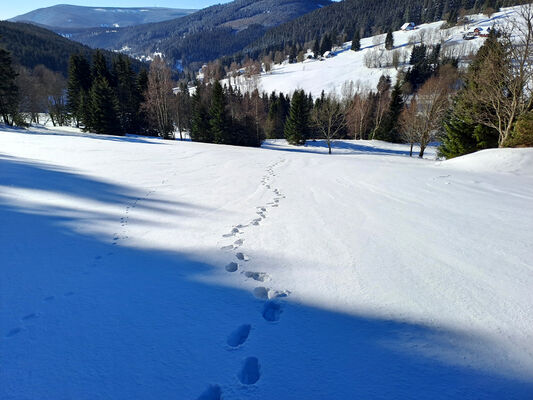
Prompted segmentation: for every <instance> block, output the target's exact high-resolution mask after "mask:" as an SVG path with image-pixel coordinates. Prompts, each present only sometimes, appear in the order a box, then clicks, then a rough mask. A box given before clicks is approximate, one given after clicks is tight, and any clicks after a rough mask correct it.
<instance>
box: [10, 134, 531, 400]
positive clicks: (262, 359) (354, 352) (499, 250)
mask: <svg viewBox="0 0 533 400" xmlns="http://www.w3.org/2000/svg"><path fill="white" fill-rule="evenodd" d="M0 149H1V151H0V221H1V224H0V243H2V245H1V246H0V259H1V260H2V262H1V267H0V273H1V275H0V276H1V278H0V303H1V304H0V328H1V332H0V398H2V399H54V400H57V399H91V400H94V399H133V398H139V399H158V400H159V399H197V398H201V399H208V400H213V399H218V398H223V399H225V400H230V399H317V400H323V399H365V398H366V399H368V398H383V399H391V398H417V399H423V398H427V399H445V398H446V399H449V398H465V399H466V398H483V399H487V398H492V399H501V398H506V399H527V398H532V396H533V349H532V346H531V343H533V315H532V313H531V306H532V304H533V295H532V293H533V292H532V290H531V288H532V287H533V265H532V259H533V257H532V256H533V245H532V242H531V232H532V228H533V201H532V200H533V185H532V183H533V170H532V169H533V150H532V149H506V150H490V151H483V152H479V153H476V154H473V155H469V156H466V157H461V158H458V159H455V160H450V161H444V162H442V161H435V160H434V159H432V158H434V149H430V150H431V151H430V152H429V153H428V158H427V159H424V160H420V159H417V158H409V157H408V148H407V147H406V146H402V145H391V144H386V143H382V142H377V141H374V142H370V141H338V142H336V143H335V146H334V154H333V155H331V156H329V155H327V154H325V152H326V151H327V149H326V147H325V145H324V143H323V142H314V143H310V144H309V145H308V146H306V147H292V146H288V145H286V144H285V143H284V142H282V141H274V142H268V143H266V144H265V145H264V147H263V148H261V149H252V148H238V147H230V146H217V145H209V144H200V143H191V142H170V141H162V140H158V139H150V138H141V137H125V138H119V137H110V136H98V135H91V134H79V133H76V132H75V131H74V130H65V129H63V130H59V129H47V128H32V129H31V130H29V131H19V130H8V129H5V128H1V129H0ZM232 271H233V272H232Z"/></svg>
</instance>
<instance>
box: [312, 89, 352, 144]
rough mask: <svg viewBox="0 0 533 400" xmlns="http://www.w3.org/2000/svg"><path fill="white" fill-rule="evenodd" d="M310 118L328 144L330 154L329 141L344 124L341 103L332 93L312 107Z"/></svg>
mask: <svg viewBox="0 0 533 400" xmlns="http://www.w3.org/2000/svg"><path fill="white" fill-rule="evenodd" d="M311 120H312V121H313V123H314V125H315V126H316V127H317V128H318V130H319V131H320V133H321V134H322V136H323V137H324V139H326V143H327V145H328V152H329V154H331V142H332V140H333V139H335V138H336V137H337V135H338V134H339V133H340V132H341V131H342V129H343V128H344V127H345V126H346V119H345V114H344V110H343V107H342V104H341V103H340V102H339V101H338V100H337V99H336V98H335V97H334V96H332V95H330V96H328V97H326V98H325V99H324V100H322V101H321V102H320V104H319V105H317V106H315V107H314V108H313V111H312V113H311Z"/></svg>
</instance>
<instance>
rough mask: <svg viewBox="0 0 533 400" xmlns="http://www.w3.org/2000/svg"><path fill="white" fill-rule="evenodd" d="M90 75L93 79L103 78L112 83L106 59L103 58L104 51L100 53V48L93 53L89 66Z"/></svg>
mask: <svg viewBox="0 0 533 400" xmlns="http://www.w3.org/2000/svg"><path fill="white" fill-rule="evenodd" d="M91 75H92V78H93V80H97V79H98V78H104V79H106V80H107V82H108V83H109V84H110V85H112V84H113V80H112V78H111V74H110V72H109V68H108V67H107V60H106V59H105V56H104V53H102V52H101V51H100V50H96V52H95V53H94V57H93V63H92V66H91Z"/></svg>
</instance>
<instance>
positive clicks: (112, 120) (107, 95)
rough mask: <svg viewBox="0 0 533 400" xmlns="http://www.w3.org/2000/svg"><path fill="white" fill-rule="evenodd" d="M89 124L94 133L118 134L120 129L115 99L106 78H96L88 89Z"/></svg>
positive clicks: (120, 131)
mask: <svg viewBox="0 0 533 400" xmlns="http://www.w3.org/2000/svg"><path fill="white" fill-rule="evenodd" d="M90 101H91V103H90V107H91V126H90V129H91V130H92V131H94V132H95V133H101V134H106V135H120V134H122V130H121V127H120V121H119V119H118V117H117V109H118V104H117V99H116V96H115V93H114V91H113V89H112V88H111V86H109V83H108V81H107V80H106V79H104V78H103V77H99V78H97V79H96V80H95V81H94V82H93V86H92V87H91V91H90Z"/></svg>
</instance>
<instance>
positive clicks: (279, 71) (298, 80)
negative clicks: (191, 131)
mask: <svg viewBox="0 0 533 400" xmlns="http://www.w3.org/2000/svg"><path fill="white" fill-rule="evenodd" d="M468 18H469V20H470V22H469V23H468V24H466V25H462V24H461V25H458V26H456V27H453V28H450V29H441V27H442V25H443V24H444V21H440V22H433V23H429V24H422V25H419V26H418V27H417V28H416V29H415V30H413V31H396V32H394V33H393V37H394V46H395V48H394V51H396V52H398V54H399V56H400V65H399V67H400V68H403V69H407V68H409V67H410V65H409V64H408V62H409V57H410V55H411V51H412V49H413V45H415V44H420V43H421V42H423V43H425V44H426V45H428V46H429V47H431V46H434V45H436V44H441V45H442V54H446V55H448V56H450V57H459V58H460V59H461V62H462V63H464V62H465V61H466V59H467V58H468V56H469V55H472V54H475V53H476V51H477V50H478V49H479V48H480V47H481V45H482V44H483V42H484V41H485V38H482V37H477V38H475V39H473V40H464V39H463V35H464V34H465V32H468V31H472V30H473V29H474V28H476V27H480V28H483V29H487V28H493V27H495V28H496V29H501V30H508V29H510V28H511V23H512V22H513V21H522V19H521V18H520V17H519V14H518V8H517V7H509V8H502V11H500V12H497V13H494V14H493V15H492V16H491V17H490V18H489V17H487V16H486V15H483V14H476V15H469V16H468ZM351 45H352V43H351V42H347V43H344V45H343V46H341V47H340V48H338V49H336V50H335V51H334V52H333V53H334V54H335V56H334V57H332V58H328V59H324V60H321V61H319V60H306V61H304V62H299V63H295V64H288V63H286V62H284V63H283V64H275V65H274V66H273V69H272V71H271V72H268V73H263V74H261V76H260V78H259V79H258V81H257V87H258V88H259V89H260V91H264V92H266V93H271V92H277V93H279V92H283V93H286V94H291V93H292V92H294V91H295V90H300V89H303V90H305V91H306V92H310V93H311V94H313V96H314V97H318V96H320V94H321V92H322V91H324V92H325V93H326V94H328V93H335V94H336V95H338V96H342V95H344V92H343V85H345V83H347V82H348V83H349V82H352V83H353V85H354V88H357V89H359V90H366V91H368V90H375V89H376V85H377V84H378V81H379V78H380V77H381V76H382V75H388V76H390V77H391V79H392V81H393V82H394V81H395V79H396V76H397V74H398V71H397V70H396V69H395V68H393V67H392V64H391V63H390V62H389V67H385V64H383V67H381V68H377V67H372V68H368V67H367V64H366V63H365V58H366V57H368V56H369V54H371V53H373V52H374V53H376V52H379V51H381V52H383V61H384V60H385V59H386V58H387V57H388V58H389V61H391V60H392V53H393V51H386V50H384V45H385V34H383V35H378V36H373V37H367V38H362V39H361V50H360V51H358V52H354V51H351V50H350V48H351ZM224 82H225V83H228V80H227V79H226V80H225V81H224ZM231 84H232V85H235V84H237V86H239V87H240V88H241V90H250V89H255V87H256V85H255V84H252V83H251V82H249V81H247V80H246V79H245V78H244V76H242V77H238V78H237V79H233V78H232V79H231Z"/></svg>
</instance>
